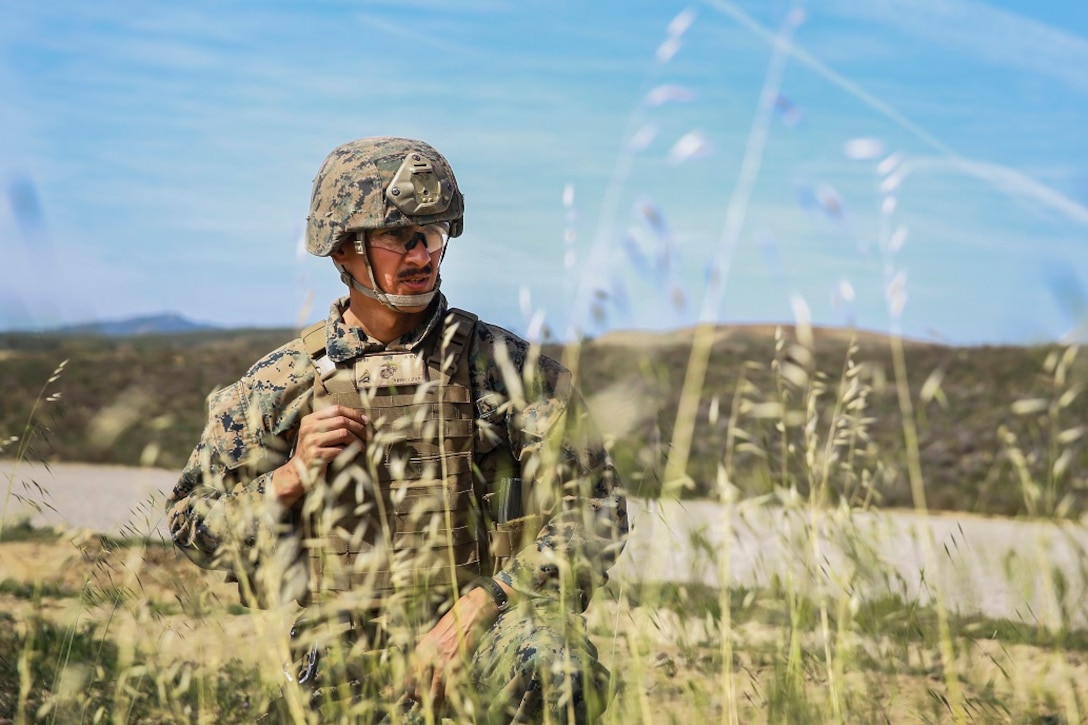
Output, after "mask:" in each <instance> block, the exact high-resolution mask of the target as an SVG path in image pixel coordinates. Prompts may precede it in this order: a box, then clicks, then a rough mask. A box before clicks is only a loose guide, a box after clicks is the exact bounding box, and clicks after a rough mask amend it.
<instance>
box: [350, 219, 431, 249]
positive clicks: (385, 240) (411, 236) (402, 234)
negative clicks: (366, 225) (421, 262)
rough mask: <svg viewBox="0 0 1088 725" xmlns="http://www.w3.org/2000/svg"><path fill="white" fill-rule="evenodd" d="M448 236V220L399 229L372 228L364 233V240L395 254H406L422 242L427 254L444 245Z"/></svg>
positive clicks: (372, 245)
mask: <svg viewBox="0 0 1088 725" xmlns="http://www.w3.org/2000/svg"><path fill="white" fill-rule="evenodd" d="M449 238H450V223H449V222H435V223H434V224H423V225H422V226H418V225H417V226H411V227H401V228H399V229H372V230H370V231H369V232H367V235H366V241H367V243H368V244H369V245H370V246H371V247H377V248H378V249H385V250H388V251H390V252H396V253H397V254H407V253H408V252H410V251H412V250H413V249H415V248H416V245H417V244H423V245H424V246H425V247H426V248H427V253H428V254H434V253H435V252H437V251H439V250H440V249H442V248H443V247H445V246H446V242H447V241H449Z"/></svg>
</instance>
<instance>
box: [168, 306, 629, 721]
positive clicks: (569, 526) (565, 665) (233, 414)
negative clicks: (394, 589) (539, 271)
mask: <svg viewBox="0 0 1088 725" xmlns="http://www.w3.org/2000/svg"><path fill="white" fill-rule="evenodd" d="M346 305H347V300H346V298H344V299H341V300H338V301H337V302H336V303H334V304H333V306H332V308H331V310H330V314H329V317H328V320H327V322H326V328H325V329H326V349H327V354H328V356H329V357H330V358H331V359H332V360H333V361H334V362H336V363H337V364H339V363H341V362H345V361H350V360H352V359H355V358H358V357H359V356H364V355H368V354H373V353H377V352H394V351H413V350H417V348H420V346H421V345H424V344H426V342H425V341H426V340H427V339H431V338H433V335H430V333H431V332H432V331H433V330H434V328H435V327H436V325H439V324H440V321H441V320H442V319H443V318H444V316H445V314H446V309H447V307H446V300H445V298H444V297H443V296H442V295H441V294H439V295H437V297H436V298H435V299H434V301H433V302H432V303H431V307H430V308H429V315H428V317H427V320H426V322H425V323H423V324H422V325H421V326H420V327H419V328H417V329H416V330H414V331H413V332H410V333H408V334H407V335H405V336H403V337H402V338H401V339H400V340H398V341H396V342H394V343H391V344H389V345H382V344H381V343H380V342H377V341H375V340H373V339H370V338H368V337H367V335H366V333H365V332H364V331H363V330H362V329H360V328H358V327H353V326H350V325H347V324H346V323H345V322H344V320H343V312H344V310H345V309H346ZM500 348H501V351H499V350H500ZM497 351H499V352H497ZM468 355H469V358H468V364H469V365H470V376H471V388H472V392H473V395H474V398H475V410H476V416H477V421H478V423H477V424H478V425H482V424H481V421H486V423H487V425H486V426H482V427H486V428H487V429H488V430H489V431H492V434H496V432H497V435H498V436H499V437H500V438H501V444H502V445H504V446H507V447H508V449H509V453H510V454H511V455H512V456H513V458H514V459H515V460H516V461H518V462H519V464H520V475H521V476H523V477H524V478H525V479H526V480H527V482H528V484H529V488H530V490H533V489H534V487H535V488H539V489H543V488H545V487H546V488H547V489H549V492H548V494H549V495H545V496H542V497H540V500H549V497H550V500H551V501H553V504H554V505H551V506H549V507H548V508H547V510H542V511H539V513H541V514H542V515H543V516H544V517H545V518H544V524H543V526H542V528H541V529H540V532H539V534H538V535H537V536H536V538H535V541H531V542H530V543H529V544H528V545H526V546H524V547H523V548H521V549H520V550H518V551H517V552H516V553H515V554H514V555H513V556H512V557H511V558H510V559H509V560H508V561H507V562H506V563H505V565H504V566H503V567H502V569H501V571H499V572H498V573H497V574H496V578H497V579H499V580H501V581H503V582H505V583H506V584H507V585H509V586H510V587H511V588H513V589H514V590H516V591H517V592H518V594H519V597H518V599H519V600H520V606H517V607H515V608H513V609H511V610H509V611H507V612H505V613H504V614H503V615H501V616H500V617H499V619H498V620H497V621H496V622H495V623H494V624H493V625H492V627H491V628H490V630H489V631H488V632H487V633H486V635H485V637H484V640H483V643H482V644H481V646H480V647H479V648H478V649H477V651H476V652H475V653H474V655H473V658H472V665H471V668H470V670H471V672H470V677H471V678H472V680H473V682H474V683H475V685H476V688H477V693H473V694H474V695H477V694H478V699H476V702H477V703H484V704H485V705H487V706H488V708H487V709H488V713H489V714H488V718H489V719H490V720H492V721H510V720H511V719H514V721H517V722H528V721H535V720H540V719H541V718H542V717H544V713H545V712H546V711H547V712H550V715H549V717H550V718H551V719H553V720H556V721H568V720H572V721H587V720H592V719H593V718H594V717H595V715H596V714H599V713H600V712H601V711H602V710H603V706H604V702H605V700H604V693H605V690H606V689H607V682H608V672H607V670H606V669H605V668H604V667H603V666H602V665H600V663H598V662H597V659H596V651H595V649H594V648H593V645H592V643H591V642H590V641H589V639H588V637H587V636H586V634H585V631H584V622H583V621H582V618H581V616H580V613H581V612H582V611H583V610H584V608H585V607H586V606H587V604H588V601H589V598H590V596H591V595H592V592H593V590H594V589H595V588H596V587H599V586H600V585H601V584H603V583H604V582H605V581H606V580H607V574H606V573H605V572H606V570H607V569H608V568H609V567H610V566H611V565H612V563H613V562H614V561H615V558H616V556H617V555H618V554H619V552H620V551H621V549H622V547H623V544H624V541H625V538H626V535H627V530H628V522H627V516H626V506H625V501H624V499H623V496H622V494H621V492H620V489H619V486H618V484H617V481H616V478H615V475H614V472H613V469H612V467H611V463H610V461H609V459H608V456H607V454H606V453H605V451H604V450H603V448H602V447H600V445H599V444H597V443H594V442H593V441H594V440H595V439H594V437H593V436H592V434H590V433H587V432H586V431H587V427H586V425H585V423H586V416H585V411H584V406H583V405H582V402H581V399H580V397H579V396H578V394H577V392H576V391H574V389H573V387H572V386H571V383H570V375H569V373H568V372H567V371H566V370H565V369H564V368H563V367H562V366H561V365H560V364H559V363H557V362H556V361H554V360H552V359H550V358H547V357H544V356H535V355H532V354H531V351H530V348H529V345H528V344H527V343H526V342H525V341H523V340H521V339H520V338H518V337H516V336H515V335H513V334H511V333H509V332H507V331H505V330H503V329H501V328H498V327H495V326H492V325H489V324H486V323H483V322H479V323H477V324H476V326H475V330H474V335H473V336H472V338H471V340H470V343H469V346H468ZM507 361H508V362H507ZM515 375H516V377H517V379H518V380H519V381H522V382H521V383H516V384H515V387H522V389H523V390H522V391H518V390H512V389H511V388H512V386H511V381H512V380H513V376H515ZM314 378H315V371H314V365H313V362H312V359H311V357H310V355H309V354H308V353H307V351H306V350H305V349H304V347H303V345H302V341H301V340H300V339H296V340H293V341H291V342H289V343H287V344H286V345H284V346H283V347H281V348H279V349H277V350H275V351H273V352H271V353H269V354H268V355H266V356H265V357H264V358H262V359H261V360H259V361H258V362H257V363H256V364H255V365H253V367H251V368H250V370H249V371H248V372H247V373H246V374H245V376H244V377H243V378H242V379H241V380H239V381H238V382H236V383H235V384H233V385H231V386H229V387H227V388H224V389H223V390H220V391H218V392H216V393H214V394H213V395H212V396H210V398H209V409H210V411H209V419H208V424H207V426H206V428H205V430H204V433H203V435H202V437H201V440H200V442H199V444H198V445H197V446H196V448H195V450H194V451H193V453H192V456H191V457H190V459H189V462H188V464H187V465H186V467H185V469H184V471H183V472H182V475H181V478H180V480H179V481H178V483H177V485H176V486H175V488H174V490H173V492H172V494H171V496H170V497H169V500H168V501H167V512H168V519H169V528H170V532H171V536H172V538H173V540H174V542H175V543H176V544H177V545H178V546H179V547H180V548H181V549H182V551H184V552H185V554H186V555H187V556H188V557H189V558H191V559H192V560H193V561H194V562H196V563H197V564H199V565H200V566H202V567H206V568H218V569H225V570H227V571H228V572H231V573H232V574H233V575H235V576H237V577H238V578H239V579H240V580H241V581H242V584H243V590H244V593H245V594H248V595H250V596H253V595H260V596H262V597H264V598H270V599H271V600H272V601H271V603H272V604H275V603H277V600H278V601H279V602H282V601H284V600H290V599H292V598H294V599H298V600H299V601H300V602H305V601H306V584H305V572H304V571H302V569H304V568H305V563H304V561H303V560H302V559H303V558H302V557H300V556H299V555H298V540H297V538H298V537H297V534H298V532H297V531H296V530H294V527H296V526H297V522H298V515H299V512H300V511H301V510H302V509H303V508H305V506H306V500H307V497H306V496H304V497H303V498H302V499H300V500H299V501H298V502H296V504H295V505H294V506H292V507H290V508H289V509H284V508H283V507H281V506H279V504H277V503H275V501H274V499H273V498H272V496H271V495H270V492H271V486H270V485H269V482H270V480H271V476H272V472H273V471H274V470H275V469H276V468H277V467H279V466H281V465H282V464H284V463H285V462H286V461H287V460H289V458H290V456H291V453H292V450H293V446H294V443H295V440H296V437H297V435H298V427H299V425H300V421H301V419H302V418H303V416H305V415H307V414H308V413H310V412H311V407H312V405H311V404H312V400H313V389H314ZM524 381H532V382H533V384H524ZM521 394H524V396H525V399H524V402H523V403H521V404H519V405H509V404H501V403H503V402H504V401H511V400H517V399H518V397H519V395H521ZM272 562H275V564H276V566H267V565H268V564H270V563H272ZM262 566H264V567H265V570H266V573H267V572H273V573H271V574H268V577H269V578H270V580H272V581H274V582H275V587H269V586H262V584H261V582H259V581H258V577H257V575H256V572H257V571H258V570H259V569H260V568H261V567H262ZM484 573H487V572H484ZM274 588H275V589H278V591H274V592H273V591H271V589H274ZM348 606H349V607H350V604H349V605H348ZM435 614H436V615H437V613H435ZM430 621H431V622H432V623H433V621H434V620H433V619H432V620H430ZM366 629H367V628H365V627H360V629H359V630H358V632H359V635H358V636H359V637H363V635H362V632H363V631H364V630H366ZM353 631H355V630H353ZM417 633H418V632H417ZM364 638H365V639H368V640H369V642H368V644H369V645H371V646H373V645H377V644H380V643H382V641H383V640H384V643H385V644H389V643H390V641H391V640H390V639H389V636H388V633H387V634H386V636H385V637H384V638H383V637H382V636H379V635H375V636H370V635H367V636H366V637H364ZM403 646H404V645H403V642H402V643H401V647H402V649H403ZM481 708H483V705H480V704H478V705H477V709H476V710H475V711H476V712H477V713H480V712H481ZM568 715H573V716H574V717H573V718H568Z"/></svg>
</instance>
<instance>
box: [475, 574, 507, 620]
mask: <svg viewBox="0 0 1088 725" xmlns="http://www.w3.org/2000/svg"><path fill="white" fill-rule="evenodd" d="M476 588H480V589H483V590H484V591H485V592H487V594H488V596H490V597H491V599H492V601H494V602H495V606H496V607H498V608H499V612H505V611H506V610H507V609H509V608H510V598H509V597H508V596H506V592H505V591H503V588H502V587H501V586H499V583H498V582H497V581H495V580H494V579H492V578H491V577H489V576H481V577H477V578H476V579H473V580H472V583H471V584H469V585H468V591H472V590H473V589H476Z"/></svg>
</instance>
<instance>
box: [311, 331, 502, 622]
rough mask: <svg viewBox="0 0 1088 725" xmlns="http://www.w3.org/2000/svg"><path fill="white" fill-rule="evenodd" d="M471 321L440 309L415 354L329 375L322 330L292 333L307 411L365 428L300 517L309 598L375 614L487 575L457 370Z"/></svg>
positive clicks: (373, 358) (365, 360)
mask: <svg viewBox="0 0 1088 725" xmlns="http://www.w3.org/2000/svg"><path fill="white" fill-rule="evenodd" d="M477 319H478V318H477V317H476V316H475V315H472V314H471V313H468V312H464V311H462V310H457V309H451V310H449V311H448V313H447V315H446V318H445V321H444V324H443V325H439V326H436V330H434V331H432V332H431V333H430V334H429V336H428V338H427V339H425V340H424V341H423V342H422V344H421V345H420V346H419V348H417V350H416V351H411V352H399V353H374V354H369V355H362V356H360V357H358V358H355V359H354V360H352V361H349V362H347V363H344V364H340V365H337V364H334V363H333V362H332V361H331V360H330V359H329V358H328V355H327V352H326V349H325V323H324V322H319V323H316V324H314V325H312V326H310V327H308V328H306V329H305V330H304V331H303V333H302V340H303V343H304V346H305V349H306V351H307V353H308V354H309V355H310V358H311V360H312V361H313V364H314V367H315V368H316V371H317V374H316V375H315V380H314V401H313V406H314V410H319V409H321V408H323V407H327V406H328V405H333V404H337V403H338V404H340V405H345V406H349V407H352V408H356V409H360V410H363V411H364V412H365V413H366V415H367V416H368V418H369V420H370V426H369V427H370V430H371V435H370V440H369V441H368V443H367V445H366V450H365V451H364V452H363V453H361V454H359V455H358V456H356V457H355V459H354V460H353V461H351V462H350V463H348V464H347V465H343V466H339V467H336V465H335V464H333V465H330V467H329V470H328V473H327V477H326V478H327V488H326V490H325V492H324V497H325V499H324V501H322V502H321V506H319V507H318V509H317V510H316V511H314V512H313V513H310V514H309V515H308V516H304V523H303V526H304V531H305V532H306V533H305V534H304V541H303V546H304V548H305V549H306V555H307V558H308V563H309V569H310V593H311V596H314V595H318V596H325V595H328V594H329V593H333V592H343V591H349V590H350V591H352V592H353V593H354V594H356V595H360V596H362V597H363V598H364V602H365V603H364V602H360V604H364V606H366V605H369V606H372V607H375V608H376V607H377V606H379V605H380V604H381V603H382V602H384V601H386V600H387V599H388V598H389V597H390V596H392V595H395V594H398V593H403V594H405V595H418V594H423V595H424V596H425V597H426V598H427V599H428V600H431V602H432V603H434V602H437V601H441V600H443V599H445V598H447V597H448V596H449V595H450V594H452V593H453V592H455V591H459V590H460V589H461V588H462V587H464V585H465V584H467V583H468V582H470V581H471V580H472V579H474V578H476V577H478V576H479V575H480V574H481V572H482V571H483V570H484V569H485V566H487V565H488V563H489V557H488V551H487V546H486V542H487V528H486V524H485V523H484V519H483V516H482V515H481V505H480V501H481V499H482V495H481V492H480V491H478V490H477V489H476V488H475V486H474V476H473V466H474V448H475V447H474V437H475V436H474V433H475V431H474V424H475V406H474V401H473V397H472V390H471V385H470V379H469V371H470V365H469V361H468V360H467V358H468V348H469V343H470V341H471V339H472V336H473V334H474V330H475V325H476V321H477ZM310 495H313V493H311V494H310ZM481 542H485V543H484V545H483V546H481ZM488 573H491V572H490V571H488Z"/></svg>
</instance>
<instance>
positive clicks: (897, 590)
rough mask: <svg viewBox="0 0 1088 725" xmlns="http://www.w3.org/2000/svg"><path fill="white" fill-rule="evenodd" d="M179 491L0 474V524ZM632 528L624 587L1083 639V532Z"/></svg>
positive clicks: (900, 523) (638, 504)
mask: <svg viewBox="0 0 1088 725" xmlns="http://www.w3.org/2000/svg"><path fill="white" fill-rule="evenodd" d="M176 480H177V473H176V472H174V471H167V470H162V469H137V468H124V467H118V466H93V465H83V464H58V465H54V466H52V467H50V468H49V469H46V468H45V467H43V466H40V465H28V464H21V465H19V466H18V467H15V466H13V463H12V462H11V461H0V494H6V493H7V491H8V490H10V491H11V492H12V494H15V495H13V496H11V497H10V498H9V499H8V502H7V505H6V508H4V509H3V512H2V514H3V517H4V520H5V522H8V523H10V522H12V521H14V520H17V519H18V518H19V517H24V518H25V517H26V516H28V515H29V516H30V517H31V519H32V521H34V522H35V523H37V524H48V525H51V526H59V527H61V528H87V529H91V530H93V531H96V532H100V533H110V534H115V535H117V534H121V535H142V536H146V535H153V536H165V535H166V534H165V526H164V521H163V516H162V510H163V503H162V502H163V500H164V498H165V496H166V494H167V493H168V492H169V490H170V489H171V488H172V487H173V485H174V483H175V481H176ZM20 499H21V500H20ZM28 502H34V503H37V504H39V506H41V511H34V509H33V507H32V506H30V505H29V503H28ZM631 517H632V522H633V525H634V533H633V535H632V538H631V541H630V543H629V544H628V547H627V549H626V551H625V552H624V554H623V555H622V556H621V558H620V560H619V562H618V563H617V564H616V566H615V567H614V568H613V570H612V575H613V578H614V579H615V580H617V581H619V582H623V583H629V584H635V583H638V582H641V581H677V582H689V581H700V582H704V583H706V584H711V585H717V584H718V583H720V582H723V581H729V582H731V583H733V584H744V585H750V586H765V585H767V584H769V583H770V582H771V581H772V579H773V578H774V577H776V576H777V577H778V578H779V579H780V580H781V581H793V582H795V585H796V588H797V590H798V591H803V592H805V593H807V595H808V596H818V595H820V594H826V595H828V596H830V597H833V598H835V599H838V598H839V597H842V596H848V597H849V596H856V597H879V596H882V595H887V594H892V595H897V596H900V597H902V598H903V599H904V600H906V601H919V602H922V603H925V602H928V601H931V600H932V599H933V598H934V597H936V596H940V597H941V599H942V601H943V602H944V603H945V604H946V606H948V607H949V608H950V609H952V610H953V611H960V612H963V613H973V612H981V613H984V614H987V615H989V616H994V617H1002V618H1008V619H1016V620H1023V621H1026V622H1031V623H1044V624H1055V623H1058V622H1065V623H1067V624H1073V625H1076V626H1082V627H1083V626H1088V604H1085V603H1086V602H1088V554H1086V552H1088V528H1086V527H1085V526H1084V525H1079V524H1073V523H1067V524H1063V525H1056V524H1052V523H1047V522H1037V521H1019V520H1013V519H1002V518H983V517H978V516H970V515H931V516H927V517H922V516H920V515H918V514H915V513H913V512H903V511H888V512H881V513H871V512H867V513H857V512H854V513H849V512H839V511H825V512H822V513H821V514H820V515H819V517H817V518H816V519H813V518H812V517H811V516H810V514H809V512H808V511H807V510H805V509H797V510H787V509H783V508H768V507H756V506H746V505H742V506H740V507H735V508H734V509H733V510H732V511H730V510H728V509H727V508H726V507H724V506H722V505H721V504H717V503H712V502H706V501H691V502H676V501H672V502H645V501H632V502H631ZM814 532H815V534H816V535H813V533H814Z"/></svg>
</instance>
